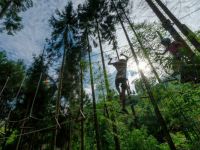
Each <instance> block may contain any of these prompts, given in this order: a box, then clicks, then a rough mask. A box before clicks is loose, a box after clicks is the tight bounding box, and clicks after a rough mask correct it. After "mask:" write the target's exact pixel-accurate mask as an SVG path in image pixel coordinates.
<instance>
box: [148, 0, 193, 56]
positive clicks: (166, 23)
mask: <svg viewBox="0 0 200 150" xmlns="http://www.w3.org/2000/svg"><path fill="white" fill-rule="evenodd" d="M145 1H146V2H147V3H148V5H149V6H150V7H151V9H152V10H153V11H154V13H155V14H156V15H157V17H158V18H159V20H160V21H161V22H162V26H163V27H164V28H165V29H166V30H167V31H168V32H169V33H170V34H171V35H172V37H173V38H174V40H175V41H178V42H181V43H182V44H183V45H184V47H185V48H186V50H187V53H188V54H187V56H188V57H190V58H192V57H193V56H195V53H194V52H193V51H192V50H191V48H190V47H189V46H188V44H187V43H186V42H185V40H184V39H183V38H182V37H181V36H180V34H179V33H178V32H177V30H176V29H175V28H174V27H173V25H172V24H171V21H170V20H169V19H167V18H166V17H165V16H164V15H163V14H162V12H161V11H160V10H159V9H158V8H157V6H156V5H155V4H154V3H153V2H152V0H145Z"/></svg>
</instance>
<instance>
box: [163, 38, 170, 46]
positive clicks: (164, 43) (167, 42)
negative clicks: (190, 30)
mask: <svg viewBox="0 0 200 150" xmlns="http://www.w3.org/2000/svg"><path fill="white" fill-rule="evenodd" d="M161 44H162V45H169V44H171V40H170V39H169V38H164V39H162V40H161Z"/></svg>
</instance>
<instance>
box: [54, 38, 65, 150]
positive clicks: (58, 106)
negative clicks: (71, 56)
mask: <svg viewBox="0 0 200 150" xmlns="http://www.w3.org/2000/svg"><path fill="white" fill-rule="evenodd" d="M65 35H66V34H65ZM64 41H65V42H64V43H65V47H64V55H63V59H62V65H61V69H60V74H59V85H58V95H57V101H56V114H55V119H57V121H58V119H59V110H60V109H59V108H60V99H61V94H62V86H63V74H64V70H65V69H64V68H65V62H66V53H67V46H66V43H67V41H66V37H64ZM57 121H56V129H55V135H54V150H56V143H57V134H58V128H59V126H58V123H57Z"/></svg>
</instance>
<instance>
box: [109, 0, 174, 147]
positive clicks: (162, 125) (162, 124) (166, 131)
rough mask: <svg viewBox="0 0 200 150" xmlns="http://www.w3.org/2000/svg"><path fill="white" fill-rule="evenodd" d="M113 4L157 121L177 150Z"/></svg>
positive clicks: (171, 145) (169, 142) (170, 145)
mask: <svg viewBox="0 0 200 150" xmlns="http://www.w3.org/2000/svg"><path fill="white" fill-rule="evenodd" d="M112 3H113V6H114V8H115V11H116V12H117V16H118V19H119V21H120V24H121V26H122V29H123V31H124V33H125V36H126V39H127V41H128V43H129V46H130V49H131V51H132V54H133V57H134V59H135V61H136V64H137V67H138V70H139V73H140V75H141V78H142V81H143V82H144V85H145V88H146V90H147V93H148V95H149V98H150V100H151V103H152V105H153V107H154V111H155V114H156V116H157V119H158V121H159V123H160V125H161V127H162V128H163V130H164V132H165V136H166V139H167V142H168V144H169V147H170V149H171V150H176V147H175V145H174V143H173V141H172V138H171V136H170V134H169V131H168V129H167V125H166V123H165V120H164V118H163V117H162V115H161V112H160V110H159V108H158V105H157V103H156V100H155V98H154V96H153V93H152V92H151V88H150V84H149V82H148V81H147V79H146V77H145V75H144V73H143V71H142V70H140V69H139V60H138V57H137V55H136V53H135V50H134V49H133V47H132V43H131V40H130V38H129V35H128V33H127V31H126V29H125V27H124V24H123V22H122V20H121V17H120V15H119V12H118V10H117V8H116V6H115V3H114V1H113V0H112Z"/></svg>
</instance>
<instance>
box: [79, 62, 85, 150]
mask: <svg viewBox="0 0 200 150" xmlns="http://www.w3.org/2000/svg"><path fill="white" fill-rule="evenodd" d="M80 69H81V74H80V76H81V106H80V109H81V112H82V113H83V66H82V64H81V62H80ZM81 150H84V120H83V119H81Z"/></svg>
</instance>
